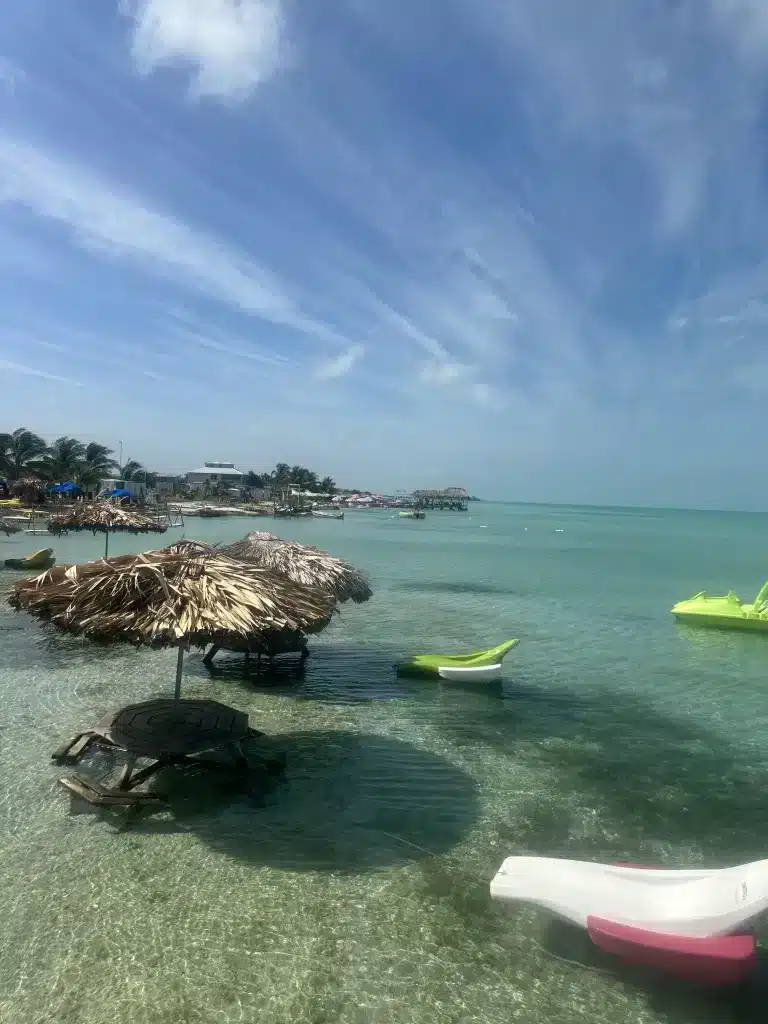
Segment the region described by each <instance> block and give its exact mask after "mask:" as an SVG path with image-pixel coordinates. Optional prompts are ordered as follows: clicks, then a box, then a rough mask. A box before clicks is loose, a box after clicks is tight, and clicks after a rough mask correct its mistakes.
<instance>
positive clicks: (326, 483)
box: [318, 476, 336, 496]
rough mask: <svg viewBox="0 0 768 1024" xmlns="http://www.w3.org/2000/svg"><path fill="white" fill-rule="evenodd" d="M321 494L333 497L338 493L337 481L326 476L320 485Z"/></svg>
mask: <svg viewBox="0 0 768 1024" xmlns="http://www.w3.org/2000/svg"><path fill="white" fill-rule="evenodd" d="M318 487H319V489H320V493H321V494H330V495H331V496H333V495H334V494H335V493H336V481H335V480H334V479H333V478H332V477H330V476H324V477H323V479H322V480H321V481H320V483H319V484H318Z"/></svg>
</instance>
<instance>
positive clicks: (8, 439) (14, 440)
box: [0, 427, 338, 498]
mask: <svg viewBox="0 0 768 1024" xmlns="http://www.w3.org/2000/svg"><path fill="white" fill-rule="evenodd" d="M114 454H115V453H114V451H113V449H112V448H107V446H106V445H103V444H99V443H98V442H97V441H90V442H87V443H86V442H84V441H80V440H78V438H76V437H67V436H62V437H57V438H56V440H55V441H53V442H52V443H51V444H50V445H48V444H46V442H45V441H44V440H43V438H42V437H40V436H39V435H38V434H34V433H32V431H31V430H27V428H26V427H19V428H18V429H17V430H14V431H13V432H12V433H9V434H7V433H2V432H0V477H4V478H6V479H8V480H9V481H16V480H20V479H23V478H25V477H33V478H36V479H39V480H41V481H49V482H51V483H65V482H67V481H70V480H71V481H72V482H73V483H78V484H80V485H81V486H82V487H84V488H85V489H86V490H93V489H95V488H96V487H98V486H99V483H100V482H101V481H102V480H105V479H108V478H110V477H114V478H115V479H118V480H125V481H126V483H130V482H135V483H144V484H146V486H147V487H149V488H152V487H154V486H155V484H156V483H157V474H156V473H152V472H150V471H149V470H147V469H146V468H145V467H144V466H142V464H141V463H140V462H137V461H136V459H127V460H126V461H125V462H124V463H123V465H122V466H121V465H119V464H118V463H117V462H116V461H115V458H114ZM243 486H244V487H251V488H254V489H255V488H260V487H270V488H271V489H272V490H273V491H274V492H280V491H288V490H290V489H294V490H300V491H314V492H315V493H320V494H335V493H336V491H337V490H338V488H337V486H336V483H335V481H334V480H333V479H332V478H331V477H329V476H325V477H322V479H321V478H320V477H318V475H317V473H315V472H314V471H313V470H311V469H307V468H306V466H298V465H297V466H289V465H288V463H287V462H278V463H277V465H276V466H275V468H274V469H273V470H272V472H271V473H256V472H254V470H252V469H251V470H249V471H248V472H247V473H246V474H245V476H244V477H243ZM187 490H188V488H187V483H186V480H185V479H184V478H183V477H178V478H177V480H176V481H175V483H174V492H179V493H185V492H186V491H187ZM227 493H228V487H227V485H225V484H221V485H213V486H210V485H207V487H206V489H205V490H204V491H203V495H204V496H205V497H209V498H210V497H214V496H219V497H225V496H226V494H227Z"/></svg>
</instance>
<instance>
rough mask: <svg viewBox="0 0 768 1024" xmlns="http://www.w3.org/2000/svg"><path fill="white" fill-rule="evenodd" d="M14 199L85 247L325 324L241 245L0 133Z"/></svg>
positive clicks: (283, 320)
mask: <svg viewBox="0 0 768 1024" xmlns="http://www.w3.org/2000/svg"><path fill="white" fill-rule="evenodd" d="M3 201H5V202H15V203H19V204H21V205H23V206H26V207H28V208H29V209H31V210H32V211H33V212H34V213H35V214H37V215H38V216H40V217H46V218H49V219H51V220H54V221H57V222H59V223H60V224H62V225H64V226H65V227H66V228H68V229H69V230H70V231H71V232H72V235H73V237H74V239H75V241H76V242H77V243H78V244H80V245H81V246H82V247H83V248H87V249H90V250H94V251H97V252H99V253H102V254H104V255H107V256H112V257H118V258H121V259H127V260H131V261H132V262H134V263H136V264H137V265H138V266H139V268H140V269H141V270H143V271H145V272H147V273H149V274H153V275H155V276H161V277H165V278H169V279H171V280H173V281H175V282H177V283H179V284H181V285H182V286H184V287H186V288H189V289H192V290H194V291H196V292H200V293H203V294H204V295H207V296H209V297H211V298H214V299H218V300H219V301H221V302H225V303H227V304H228V305H230V306H233V307H234V308H235V309H237V310H239V311H240V312H243V313H248V314H252V315H255V316H258V317H261V318H262V319H264V320H268V321H270V322H272V323H274V324H280V325H283V326H285V327H290V328H293V329H294V330H296V331H299V332H302V333H304V334H309V335H313V336H315V337H317V338H320V339H323V340H332V341H338V340H339V336H338V334H337V333H336V332H335V331H333V330H331V329H330V328H329V327H327V325H325V324H323V323H320V322H318V321H316V320H312V319H311V318H308V317H306V316H304V315H303V314H302V312H301V311H300V310H299V309H298V307H297V305H296V303H295V302H294V300H293V299H292V297H291V296H290V295H289V289H288V286H287V285H286V284H285V283H284V282H283V281H281V280H280V279H279V278H278V277H277V276H276V275H274V274H272V273H271V272H270V271H269V270H268V269H266V268H265V267H262V266H260V265H259V264H258V263H255V262H254V261H253V260H251V259H249V258H248V257H247V256H246V255H245V254H244V253H242V252H239V251H238V250H237V249H234V248H232V247H231V246H228V245H226V244H225V243H224V242H221V241H219V240H218V239H216V238H213V237H211V236H209V235H206V234H205V233H203V232H201V231H198V230H196V229H195V228H192V227H190V226H188V225H186V224H184V223H183V222H181V221H179V220H177V219H176V218H174V217H172V216H170V215H169V214H166V213H163V212H161V211H158V210H155V209H152V207H151V206H149V205H148V204H147V203H146V202H145V201H144V200H142V199H141V198H140V197H138V196H135V195H131V194H130V193H128V192H123V193H121V192H120V191H119V190H118V189H117V188H116V187H115V186H114V185H112V184H111V183H110V182H108V181H105V180H103V179H101V178H99V177H97V176H96V175H94V174H91V173H89V172H88V171H87V170H85V169H84V168H82V167H80V166H78V165H76V164H73V163H70V162H68V161H65V160H62V159H58V158H56V157H52V156H49V155H48V154H46V153H44V152H42V151H40V150H38V149H36V148H34V147H32V146H29V145H26V144H25V143H22V142H17V141H15V140H13V139H9V138H2V137H0V203H2V202H3Z"/></svg>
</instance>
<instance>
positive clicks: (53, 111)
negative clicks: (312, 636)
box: [0, 0, 768, 507]
mask: <svg viewBox="0 0 768 1024" xmlns="http://www.w3.org/2000/svg"><path fill="white" fill-rule="evenodd" d="M3 22H4V24H3V33H2V36H0V381H1V382H2V392H1V395H2V400H1V402H0V408H1V409H2V412H3V417H2V419H3V422H2V424H0V429H12V428H14V427H16V426H18V425H21V424H23V425H26V426H28V427H30V428H32V429H36V430H38V431H39V432H41V433H43V434H45V435H46V436H50V437H54V436H57V435H59V434H62V433H66V434H74V435H78V436H81V437H84V438H95V439H98V440H100V441H103V442H106V443H111V444H113V445H114V447H115V448H116V447H117V442H118V440H122V441H123V446H124V452H125V454H127V455H131V456H133V457H135V458H137V459H139V460H140V461H142V462H145V463H147V464H148V465H150V466H152V467H153V468H155V469H158V470H164V471H184V470H187V469H190V468H192V467H193V466H195V465H197V464H199V463H200V462H201V461H203V460H204V459H231V460H234V461H235V462H236V463H237V464H238V465H239V466H240V467H241V468H244V469H247V468H254V469H257V470H258V469H263V468H266V467H268V466H271V465H272V464H274V462H275V461H277V460H278V459H279V460H282V461H286V462H289V463H297V462H299V463H302V464H305V465H308V466H311V467H312V468H315V469H316V470H318V471H319V472H321V473H323V474H325V473H330V474H331V475H333V476H334V477H335V478H336V479H337V480H338V481H340V482H342V483H349V484H354V485H357V486H363V487H375V488H383V489H394V488H397V487H404V488H408V487H412V486H418V485H422V486H431V485H452V484H457V485H461V484H463V485H466V486H468V487H470V488H471V489H472V490H473V491H476V492H479V493H481V494H484V495H486V496H488V497H495V498H511V499H520V500H534V501H535V500H541V501H549V500H554V501H566V502H568V501H572V502H596V503H600V502H607V503H611V502H615V503H642V504H677V505H695V506H719V507H727V506H742V507H744V506H746V507H762V506H764V504H765V502H766V499H768V474H766V473H765V471H764V466H763V459H762V453H763V450H764V444H763V443H762V442H763V430H762V428H763V424H764V421H765V416H764V413H765V409H766V397H768V351H767V350H766V344H767V340H766V337H767V336H766V326H768V263H766V253H765V239H766V237H767V236H768V193H767V187H768V186H767V182H766V137H767V136H766V131H767V127H768V107H766V82H767V78H768V5H766V4H765V3H764V2H763V0H678V2H672V0H667V2H659V0H590V2H588V3H579V4H577V3H573V2H572V0H536V3H531V2H529V0H420V2H414V0H408V2H405V0H387V2H386V3H382V2H381V0H317V2H313V3H307V2H302V3H300V2H298V0H239V2H237V0H100V2H99V3H94V2H93V0H67V2H66V3H62V2H61V0H23V2H22V0H15V2H12V3H10V4H6V5H4V12H3Z"/></svg>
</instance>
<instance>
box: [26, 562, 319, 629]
mask: <svg viewBox="0 0 768 1024" xmlns="http://www.w3.org/2000/svg"><path fill="white" fill-rule="evenodd" d="M9 603H10V605H11V606H12V607H14V608H16V609H19V610H22V611H26V612H29V614H30V615H34V616H36V617H37V618H39V619H42V620H44V621H47V622H50V623H51V624H52V625H54V626H55V627H56V628H57V629H60V630H63V631H65V632H70V633H79V634H82V635H84V636H87V637H89V638H90V639H92V640H96V641H99V642H102V643H114V642H118V641H122V642H127V643H132V644H135V645H148V646H150V647H168V646H171V645H176V644H178V642H179V639H180V638H181V637H186V638H187V639H188V640H189V642H190V643H191V644H193V645H194V646H196V647H204V646H206V645H207V644H209V643H212V644H218V645H219V646H221V647H226V646H227V645H228V644H235V645H237V644H238V643H242V642H243V641H245V640H248V639H256V638H258V637H260V636H262V635H266V634H274V633H275V632H279V631H283V630H286V631H292V632H293V631H297V630H302V631H304V632H307V633H316V632H320V631H321V630H322V629H324V628H325V626H327V625H328V623H329V621H330V619H331V616H332V614H333V612H334V609H335V601H334V599H333V597H332V596H331V595H330V594H328V593H325V592H323V591H322V590H317V589H312V588H310V587H306V586H302V585H301V584H299V583H295V582H293V581H292V580H290V579H288V578H287V577H286V576H284V575H281V574H279V573H274V572H270V571H269V570H268V569H262V568H260V567H258V566H255V565H248V564H245V563H243V562H238V561H236V560H235V559H232V558H227V557H225V556H223V555H218V554H216V555H210V554H205V553H197V554H196V553H183V552H173V551H167V550H166V551H151V552H149V553H147V554H144V555H121V556H118V557H116V558H102V559H100V560H99V561H96V562H87V563H86V564H84V565H71V566H56V567H55V568H53V569H50V570H49V571H48V572H45V573H43V574H42V575H40V576H37V577H35V578H34V579H29V580H21V581H20V582H19V583H18V584H17V585H16V586H15V588H14V590H13V593H12V595H11V597H10V598H9Z"/></svg>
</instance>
